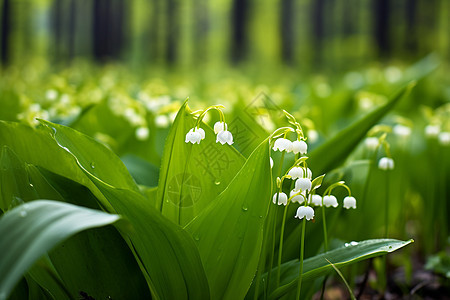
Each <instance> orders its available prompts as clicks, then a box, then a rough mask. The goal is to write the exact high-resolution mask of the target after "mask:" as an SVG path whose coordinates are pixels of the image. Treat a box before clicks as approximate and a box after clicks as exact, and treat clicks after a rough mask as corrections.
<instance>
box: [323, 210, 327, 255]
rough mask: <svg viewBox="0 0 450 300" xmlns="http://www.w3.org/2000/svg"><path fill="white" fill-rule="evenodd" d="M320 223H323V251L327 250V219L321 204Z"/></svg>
mask: <svg viewBox="0 0 450 300" xmlns="http://www.w3.org/2000/svg"><path fill="white" fill-rule="evenodd" d="M322 223H323V249H324V252H327V251H328V233H327V220H326V218H325V206H323V205H322Z"/></svg>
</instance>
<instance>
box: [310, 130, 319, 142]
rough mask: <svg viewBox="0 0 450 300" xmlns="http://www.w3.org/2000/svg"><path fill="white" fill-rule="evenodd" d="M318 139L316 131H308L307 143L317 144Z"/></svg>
mask: <svg viewBox="0 0 450 300" xmlns="http://www.w3.org/2000/svg"><path fill="white" fill-rule="evenodd" d="M318 139H319V133H318V132H317V130H314V129H310V130H308V141H310V142H311V143H315V142H317V140H318Z"/></svg>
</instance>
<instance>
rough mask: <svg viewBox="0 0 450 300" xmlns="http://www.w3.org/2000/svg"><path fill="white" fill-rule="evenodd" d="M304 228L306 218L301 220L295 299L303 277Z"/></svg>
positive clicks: (298, 295)
mask: <svg viewBox="0 0 450 300" xmlns="http://www.w3.org/2000/svg"><path fill="white" fill-rule="evenodd" d="M305 228H306V218H303V222H302V236H301V242H300V268H299V274H298V285H297V297H296V299H297V300H299V299H300V291H301V289H302V277H303V254H304V249H305Z"/></svg>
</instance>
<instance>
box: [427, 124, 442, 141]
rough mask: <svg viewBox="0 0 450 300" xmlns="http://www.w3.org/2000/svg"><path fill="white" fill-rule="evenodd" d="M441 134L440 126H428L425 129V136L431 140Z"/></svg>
mask: <svg viewBox="0 0 450 300" xmlns="http://www.w3.org/2000/svg"><path fill="white" fill-rule="evenodd" d="M439 132H441V127H440V126H439V125H427V126H426V127H425V135H426V136H427V137H429V138H435V137H437V136H438V135H439Z"/></svg>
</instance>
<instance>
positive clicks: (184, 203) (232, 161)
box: [156, 102, 244, 226]
mask: <svg viewBox="0 0 450 300" xmlns="http://www.w3.org/2000/svg"><path fill="white" fill-rule="evenodd" d="M195 122H196V120H195V119H194V117H193V115H192V114H191V111H190V109H189V108H188V106H187V102H185V103H184V104H183V106H182V107H181V108H180V110H179V111H178V115H177V117H176V119H175V122H174V124H173V125H172V128H171V130H170V133H169V135H168V137H167V140H166V144H165V147H164V154H163V158H162V162H161V171H160V176H159V184H158V192H157V201H156V203H157V208H158V209H159V210H160V211H161V212H162V214H163V215H164V216H166V217H167V218H168V219H169V220H171V221H173V222H174V223H176V224H180V225H182V226H184V225H186V224H187V223H188V222H189V221H191V220H192V219H193V218H194V217H196V216H197V215H198V214H199V213H200V212H201V211H202V210H203V209H204V208H205V207H206V206H207V205H208V204H209V203H210V202H211V200H212V199H214V198H215V197H216V196H217V195H218V194H220V192H222V191H223V190H224V189H225V188H226V186H227V185H228V184H229V182H230V181H231V179H232V178H233V177H234V176H235V175H236V173H237V172H238V171H239V169H240V168H241V167H242V165H243V164H244V158H243V157H242V156H241V155H240V154H239V153H238V152H237V151H236V150H235V149H234V148H233V147H232V146H229V145H221V144H219V143H216V136H215V134H214V131H213V130H212V129H211V128H209V127H208V126H207V125H206V124H203V123H202V124H201V128H203V130H205V134H206V137H205V139H204V140H203V141H201V143H200V144H191V143H186V142H185V138H186V133H188V132H189V130H190V129H192V128H193V127H194V125H195Z"/></svg>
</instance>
